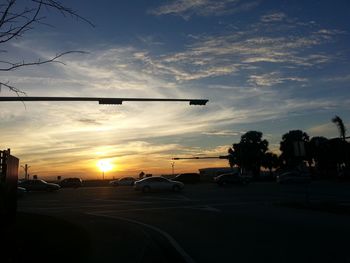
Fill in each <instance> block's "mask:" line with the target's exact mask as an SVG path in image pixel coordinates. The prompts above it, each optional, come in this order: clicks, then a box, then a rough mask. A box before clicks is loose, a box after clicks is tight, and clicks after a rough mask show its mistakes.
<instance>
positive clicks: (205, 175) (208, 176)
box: [198, 167, 239, 181]
mask: <svg viewBox="0 0 350 263" xmlns="http://www.w3.org/2000/svg"><path fill="white" fill-rule="evenodd" d="M198 171H199V174H200V177H201V180H202V181H212V180H213V178H214V177H215V176H218V175H220V174H224V173H231V172H239V168H238V167H233V168H231V167H211V168H201V169H198Z"/></svg>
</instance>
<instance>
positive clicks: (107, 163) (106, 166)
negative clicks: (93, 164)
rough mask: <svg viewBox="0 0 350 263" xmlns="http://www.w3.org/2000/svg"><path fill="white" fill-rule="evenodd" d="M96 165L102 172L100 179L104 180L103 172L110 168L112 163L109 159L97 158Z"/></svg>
mask: <svg viewBox="0 0 350 263" xmlns="http://www.w3.org/2000/svg"><path fill="white" fill-rule="evenodd" d="M97 166H98V167H99V168H100V170H101V172H102V180H103V181H104V180H105V172H107V171H110V170H112V167H113V166H112V164H111V163H110V161H109V160H99V161H98V162H97Z"/></svg>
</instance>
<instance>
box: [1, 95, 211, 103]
mask: <svg viewBox="0 0 350 263" xmlns="http://www.w3.org/2000/svg"><path fill="white" fill-rule="evenodd" d="M0 101H8V102H9V101H22V102H26V101H98V103H99V104H109V105H121V104H123V101H140V102H152V101H155V102H189V104H190V105H206V104H207V102H208V100H206V99H163V98H97V97H27V96H25V97H19V96H17V97H0Z"/></svg>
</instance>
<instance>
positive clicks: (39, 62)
mask: <svg viewBox="0 0 350 263" xmlns="http://www.w3.org/2000/svg"><path fill="white" fill-rule="evenodd" d="M73 53H80V54H87V52H85V51H66V52H62V53H59V54H56V55H55V56H54V57H52V58H50V59H46V60H40V59H39V60H37V61H33V62H24V61H22V62H19V63H11V62H8V61H0V63H3V64H8V65H10V66H9V67H7V68H0V71H11V70H15V69H18V68H21V67H25V66H38V65H42V64H47V63H52V62H55V63H60V64H63V65H65V63H64V62H62V61H59V60H58V59H59V58H60V57H63V56H65V55H68V54H73Z"/></svg>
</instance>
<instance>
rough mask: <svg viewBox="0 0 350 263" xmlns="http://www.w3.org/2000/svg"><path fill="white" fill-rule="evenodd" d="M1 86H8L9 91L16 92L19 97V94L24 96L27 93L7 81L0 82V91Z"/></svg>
mask: <svg viewBox="0 0 350 263" xmlns="http://www.w3.org/2000/svg"><path fill="white" fill-rule="evenodd" d="M2 86H4V87H6V88H8V89H9V90H10V91H13V92H14V93H16V95H17V96H18V97H20V96H21V95H25V96H26V95H27V93H25V92H24V91H21V90H20V89H17V88H16V87H14V86H11V85H9V84H8V82H7V83H4V82H0V91H1V88H2Z"/></svg>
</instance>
